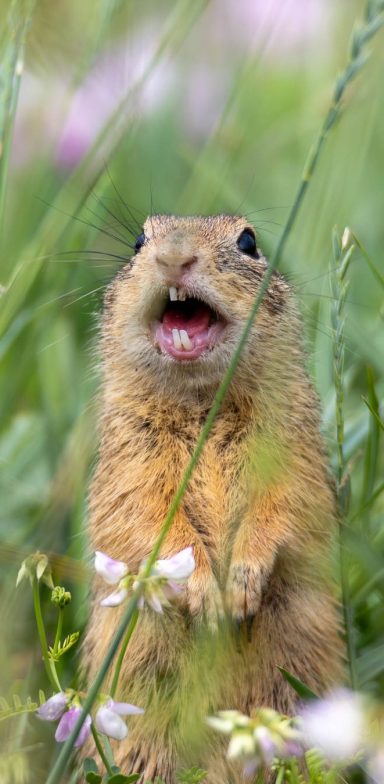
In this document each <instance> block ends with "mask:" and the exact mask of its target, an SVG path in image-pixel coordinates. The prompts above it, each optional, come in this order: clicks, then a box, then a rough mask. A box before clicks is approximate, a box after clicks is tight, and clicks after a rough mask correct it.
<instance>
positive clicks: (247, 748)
mask: <svg viewBox="0 0 384 784" xmlns="http://www.w3.org/2000/svg"><path fill="white" fill-rule="evenodd" d="M257 756H258V755H257V753H256V749H255V741H254V739H253V737H252V735H251V733H250V732H242V731H239V732H236V731H235V732H234V733H233V735H232V737H231V740H230V741H229V745H228V749H227V757H228V759H236V758H240V759H242V758H244V757H252V758H257Z"/></svg>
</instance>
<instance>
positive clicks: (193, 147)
mask: <svg viewBox="0 0 384 784" xmlns="http://www.w3.org/2000/svg"><path fill="white" fill-rule="evenodd" d="M364 7H365V4H364V3H362V2H360V1H359V0H356V1H355V0H337V2H333V0H306V1H305V2H302V0H285V1H284V0H263V1H262V0H211V2H208V1H206V0H194V2H193V3H192V2H187V1H186V0H184V2H171V1H170V0H169V1H167V0H160V1H159V0H157V1H156V2H154V1H153V2H152V1H151V0H147V2H145V3H141V4H140V3H137V2H132V1H131V0H125V2H118V1H117V0H109V1H108V0H92V2H91V0H83V2H82V3H81V4H80V3H78V2H76V1H75V0H65V2H64V1H63V0H62V1H61V2H55V3H51V2H48V0H38V2H36V3H35V4H34V3H33V2H32V0H14V2H12V3H9V2H4V0H3V1H2V2H1V4H0V14H1V19H2V28H3V29H2V31H1V33H0V40H1V53H2V57H1V62H2V67H1V72H0V133H1V136H0V141H1V151H2V157H1V158H0V210H1V215H0V219H1V222H2V232H1V240H0V242H1V256H0V284H1V286H2V287H4V290H3V292H2V294H1V295H0V390H1V392H0V411H1V415H0V498H1V503H0V537H1V544H0V562H1V604H0V607H1V618H2V630H3V631H2V635H1V638H0V639H1V642H0V663H1V667H0V694H2V695H3V696H4V697H6V698H8V697H9V695H10V694H12V693H17V694H20V697H21V698H22V699H25V697H26V696H27V694H28V693H30V694H31V695H32V696H33V697H36V694H37V689H38V687H39V686H40V685H44V686H45V687H47V684H46V682H45V680H44V674H43V670H42V667H41V665H40V653H39V646H38V642H37V637H36V634H35V631H34V620H33V612H32V603H31V596H30V590H29V586H28V585H27V583H26V582H24V583H23V584H22V585H21V586H20V588H18V590H17V592H16V591H15V578H16V574H17V570H18V567H19V564H20V562H21V561H22V559H23V557H25V555H26V554H28V553H29V552H31V551H34V550H36V549H40V550H44V551H49V552H51V553H53V554H55V555H56V556H57V557H56V560H55V564H56V566H57V578H58V579H60V580H61V581H62V582H64V584H65V585H68V587H70V588H71V590H72V591H73V595H74V599H73V603H72V605H71V610H70V612H68V614H67V626H68V630H71V631H72V630H74V629H81V628H82V627H83V625H84V623H85V620H86V613H87V586H88V576H87V566H86V562H85V561H83V563H82V564H81V563H79V560H80V559H83V558H84V553H85V551H86V541H85V534H84V521H85V517H86V494H87V479H88V476H89V473H90V471H91V468H92V464H93V461H94V459H95V454H96V448H97V431H96V413H95V412H96V405H97V393H98V389H99V377H98V355H97V331H98V323H99V314H100V309H101V303H102V296H103V289H104V287H105V285H106V283H107V282H108V281H109V280H110V278H111V277H112V276H113V274H114V272H115V271H116V270H117V269H119V267H120V266H121V265H122V264H123V263H124V259H126V258H128V257H129V256H130V254H131V252H132V245H133V242H134V237H135V235H137V234H139V233H140V227H141V225H142V221H143V220H144V218H145V216H146V215H147V214H148V213H150V212H170V213H175V214H190V213H202V214H210V213H218V212H230V213H243V214H246V215H248V216H249V219H250V220H251V221H252V222H253V223H254V225H255V227H256V229H257V232H258V234H259V241H260V244H261V245H262V247H263V248H264V250H265V252H266V254H267V255H269V254H270V253H271V250H272V249H273V247H274V245H275V243H276V239H277V237H278V235H279V232H280V231H281V229H282V226H283V224H284V220H285V218H286V216H287V213H288V209H289V206H290V205H291V203H292V200H293V197H294V194H295V190H296V188H297V184H298V181H299V177H300V174H301V171H302V168H303V165H304V162H305V159H306V155H307V152H308V149H309V146H310V144H311V143H312V141H313V140H314V138H315V136H316V133H317V131H318V128H319V127H320V124H321V121H322V119H323V117H324V114H325V111H326V109H327V107H328V105H329V101H330V96H331V90H332V85H333V83H334V80H335V77H336V74H337V73H338V71H339V70H340V69H341V68H342V67H343V66H344V64H345V62H346V59H347V55H348V39H349V36H350V32H351V30H352V27H353V23H354V20H355V18H361V16H362V13H363V10H364ZM29 18H30V22H28V19H29ZM23 37H25V38H26V48H25V57H23V53H22V42H23ZM368 49H369V51H370V52H371V56H370V58H369V60H368V62H367V63H366V65H365V66H364V68H363V70H362V71H361V73H360V74H359V76H358V78H357V79H356V81H355V82H354V83H353V84H352V85H351V86H350V87H349V88H348V92H347V96H346V100H345V102H344V111H343V114H342V116H341V119H340V120H339V122H338V123H337V126H336V127H335V128H334V129H333V130H332V132H331V134H330V137H329V139H328V141H327V144H326V148H325V150H324V154H323V156H322V158H321V161H320V165H319V167H318V169H317V170H316V174H315V177H314V180H313V182H312V183H311V186H310V189H309V192H308V194H307V197H306V199H305V203H304V206H303V209H302V211H301V213H300V215H299V219H298V221H297V223H296V225H295V229H294V231H293V233H292V235H291V237H290V241H289V244H288V247H287V249H286V252H285V254H284V259H283V264H282V269H283V271H284V272H285V273H286V274H287V275H288V276H289V278H290V280H291V281H292V283H293V285H294V287H295V289H296V291H297V296H298V300H299V304H300V308H301V311H302V313H303V317H304V322H305V333H306V337H307V345H308V364H309V368H310V372H311V374H312V376H313V379H314V382H315V384H316V387H317V389H318V391H319V393H320V396H321V400H322V405H323V415H324V432H325V435H326V439H327V444H328V449H329V452H330V456H331V459H332V461H333V464H335V455H336V449H335V446H336V441H335V388H334V381H333V370H332V366H333V360H332V341H333V334H332V324H331V308H332V295H331V278H332V274H333V272H332V270H333V266H334V265H333V262H332V241H331V233H332V228H333V226H334V225H335V224H336V225H337V226H338V228H339V231H340V233H342V231H343V229H344V227H345V226H346V225H348V226H350V227H351V228H352V231H353V232H354V234H356V236H357V237H358V239H359V241H360V243H361V244H362V245H363V246H364V248H365V249H366V254H364V253H362V252H361V250H359V249H357V250H356V251H355V252H354V254H353V258H352V262H351V265H350V268H349V271H348V278H349V281H350V286H349V291H348V296H347V303H346V307H345V313H346V323H345V336H346V337H345V411H344V414H345V420H346V435H345V455H346V458H347V460H348V468H349V472H350V474H351V483H352V499H351V508H350V514H349V518H350V521H351V529H352V530H351V532H350V534H348V536H347V557H348V566H349V580H350V587H351V593H352V598H353V612H354V629H355V645H356V650H357V656H358V660H357V671H358V677H359V684H360V686H361V687H362V688H364V689H367V690H370V691H372V692H374V693H376V694H378V695H381V696H383V693H384V612H383V594H384V531H383V526H382V525H381V521H382V514H383V509H384V500H383V499H384V494H383V493H382V491H383V489H384V485H383V465H384V460H383V454H382V452H380V430H381V428H380V424H379V422H378V420H377V418H376V417H375V416H374V415H372V414H371V413H370V411H369V410H368V408H367V406H366V404H365V403H364V401H363V400H362V397H366V398H368V399H369V400H370V403H371V407H373V408H374V409H375V410H376V411H378V410H379V408H378V405H379V400H380V398H381V399H382V397H383V388H384V378H383V370H384V340H383V317H384V288H383V276H384V264H383V251H382V248H383V243H384V221H383V214H384V209H383V207H384V204H383V202H384V198H383V197H384V185H383V171H384V80H383V73H384V32H383V31H381V32H379V33H378V34H377V36H376V37H375V38H374V39H373V41H372V42H371V43H370V45H369V47H368ZM22 63H23V67H22ZM17 98H18V100H17ZM14 112H15V117H14V121H13V114H14ZM12 129H13V133H12ZM11 138H12V141H11ZM276 383H278V380H277V382H276ZM381 416H383V413H382V412H381ZM62 555H65V556H66V557H65V558H64V559H61V558H60V557H59V556H62ZM45 598H46V599H48V598H49V594H48V591H47V592H46V597H45ZM46 611H47V617H48V619H49V623H52V624H53V620H54V612H53V609H52V610H51V609H50V607H49V605H48V604H47V607H46ZM74 661H75V659H72V661H69V663H68V664H67V672H66V673H65V676H66V677H67V678H68V679H69V678H70V676H71V671H72V668H73V664H74ZM47 691H49V689H47ZM228 707H230V706H228ZM37 724H38V723H37V722H36V720H35V719H34V717H23V718H21V719H20V718H16V719H12V720H9V721H7V722H3V723H0V739H1V742H0V774H1V775H0V779H1V781H2V782H3V781H4V782H5V784H7V782H16V784H17V782H27V781H28V782H29V781H31V782H32V781H33V782H38V781H40V780H43V779H44V773H43V771H46V770H47V766H48V764H49V759H48V758H49V755H50V754H52V753H53V751H54V750H53V747H52V744H51V745H50V746H49V748H48V752H47V749H45V750H44V751H43V752H42V751H41V741H42V737H43V736H44V737H46V738H48V737H49V738H50V737H51V734H52V733H51V728H48V730H49V731H47V732H45V730H46V728H45V727H42V726H41V725H40V724H39V725H38V726H37ZM43 730H44V732H43ZM20 749H24V752H23V753H20ZM31 760H33V763H32V772H31Z"/></svg>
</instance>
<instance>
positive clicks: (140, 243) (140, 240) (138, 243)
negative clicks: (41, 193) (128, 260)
mask: <svg viewBox="0 0 384 784" xmlns="http://www.w3.org/2000/svg"><path fill="white" fill-rule="evenodd" d="M145 240H146V236H145V234H144V232H142V233H141V234H139V236H138V237H137V239H136V242H135V251H136V253H138V252H139V250H140V249H141V248H142V247H143V245H144V243H145Z"/></svg>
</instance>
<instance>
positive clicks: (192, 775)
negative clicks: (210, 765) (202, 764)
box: [176, 767, 207, 784]
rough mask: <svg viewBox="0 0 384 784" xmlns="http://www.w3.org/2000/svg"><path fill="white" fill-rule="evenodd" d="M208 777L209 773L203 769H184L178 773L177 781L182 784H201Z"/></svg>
mask: <svg viewBox="0 0 384 784" xmlns="http://www.w3.org/2000/svg"><path fill="white" fill-rule="evenodd" d="M206 776H207V771H206V770H203V769H202V768H196V767H193V768H182V769H181V770H178V771H177V773H176V778H177V781H179V782H180V784H200V782H201V781H204V779H205V778H206Z"/></svg>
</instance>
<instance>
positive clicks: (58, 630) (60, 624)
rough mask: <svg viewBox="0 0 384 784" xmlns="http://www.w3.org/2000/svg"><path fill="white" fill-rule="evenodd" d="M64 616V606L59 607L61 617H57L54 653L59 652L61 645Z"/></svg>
mask: <svg viewBox="0 0 384 784" xmlns="http://www.w3.org/2000/svg"><path fill="white" fill-rule="evenodd" d="M63 618H64V612H63V609H62V607H59V617H58V619H57V627H56V634H55V642H54V643H53V652H54V653H57V649H58V647H59V642H60V639H61V633H62V631H63Z"/></svg>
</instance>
